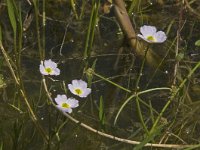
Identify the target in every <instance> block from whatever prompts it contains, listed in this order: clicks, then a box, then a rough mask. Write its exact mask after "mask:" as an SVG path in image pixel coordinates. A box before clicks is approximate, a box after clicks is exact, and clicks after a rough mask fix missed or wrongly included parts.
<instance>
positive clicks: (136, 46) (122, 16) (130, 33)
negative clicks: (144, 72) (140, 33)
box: [113, 0, 160, 67]
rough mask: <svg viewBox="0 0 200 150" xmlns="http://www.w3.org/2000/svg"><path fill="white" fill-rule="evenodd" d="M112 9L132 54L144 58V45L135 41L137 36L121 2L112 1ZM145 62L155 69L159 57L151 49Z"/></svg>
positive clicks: (118, 0)
mask: <svg viewBox="0 0 200 150" xmlns="http://www.w3.org/2000/svg"><path fill="white" fill-rule="evenodd" d="M113 3H114V9H115V15H116V17H117V20H118V22H119V24H120V26H121V28H122V30H123V32H124V34H125V35H126V37H127V39H128V40H129V43H130V45H131V47H132V48H133V51H134V53H135V54H136V55H137V56H139V57H142V58H143V57H144V55H145V45H144V44H143V43H141V42H139V41H138V40H137V38H136V37H137V35H136V32H135V29H134V28H133V26H132V23H131V21H130V18H129V16H128V13H127V10H126V8H125V4H124V1H123V0H114V1H113ZM146 61H147V63H148V64H150V65H152V66H154V67H157V65H158V64H159V62H160V57H159V56H158V55H157V54H155V53H154V52H153V51H152V50H151V49H149V50H148V52H147V55H146Z"/></svg>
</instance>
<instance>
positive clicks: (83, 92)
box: [68, 80, 91, 97]
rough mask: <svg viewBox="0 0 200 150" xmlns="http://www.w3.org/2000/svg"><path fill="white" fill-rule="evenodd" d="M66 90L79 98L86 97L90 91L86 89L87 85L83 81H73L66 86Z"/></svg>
mask: <svg viewBox="0 0 200 150" xmlns="http://www.w3.org/2000/svg"><path fill="white" fill-rule="evenodd" d="M68 88H69V90H70V91H71V92H72V93H73V94H74V95H78V96H79V97H87V96H88V94H90V93H91V89H90V88H87V83H86V82H85V81H83V80H73V81H72V84H68Z"/></svg>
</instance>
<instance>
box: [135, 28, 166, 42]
mask: <svg viewBox="0 0 200 150" xmlns="http://www.w3.org/2000/svg"><path fill="white" fill-rule="evenodd" d="M140 32H141V33H142V34H138V37H140V38H142V39H143V40H145V41H147V42H148V43H163V42H164V41H165V40H166V39H167V36H166V34H165V33H164V32H163V31H157V29H156V27H154V26H147V25H144V26H142V27H140Z"/></svg>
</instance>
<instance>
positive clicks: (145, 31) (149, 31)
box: [140, 25, 157, 38]
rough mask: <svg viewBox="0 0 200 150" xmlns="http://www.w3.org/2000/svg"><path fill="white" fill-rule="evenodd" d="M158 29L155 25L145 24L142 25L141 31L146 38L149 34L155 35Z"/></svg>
mask: <svg viewBox="0 0 200 150" xmlns="http://www.w3.org/2000/svg"><path fill="white" fill-rule="evenodd" d="M156 31H157V29H156V27H154V26H147V25H144V26H142V27H140V32H141V33H142V35H143V36H144V37H145V38H146V37H147V36H150V35H153V34H155V33H156Z"/></svg>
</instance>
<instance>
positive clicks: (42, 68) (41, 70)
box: [40, 64, 48, 75]
mask: <svg viewBox="0 0 200 150" xmlns="http://www.w3.org/2000/svg"><path fill="white" fill-rule="evenodd" d="M40 73H41V74H43V75H48V73H47V72H46V71H45V68H44V66H43V65H42V64H40Z"/></svg>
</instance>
